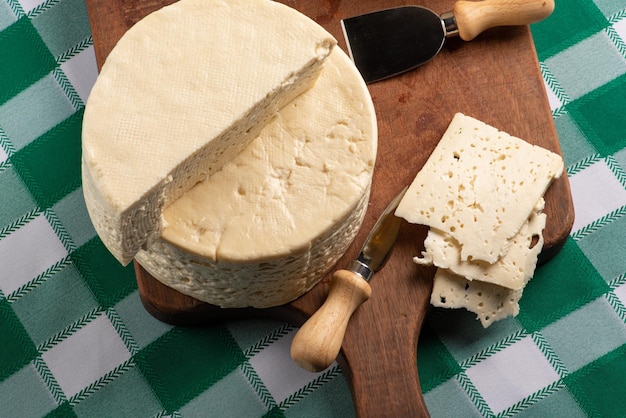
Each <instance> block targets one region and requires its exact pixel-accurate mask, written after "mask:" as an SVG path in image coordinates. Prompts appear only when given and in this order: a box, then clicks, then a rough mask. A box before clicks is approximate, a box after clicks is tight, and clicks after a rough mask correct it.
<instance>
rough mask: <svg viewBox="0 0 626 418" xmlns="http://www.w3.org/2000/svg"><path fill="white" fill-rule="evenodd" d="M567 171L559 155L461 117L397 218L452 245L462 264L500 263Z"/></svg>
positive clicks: (452, 127)
mask: <svg viewBox="0 0 626 418" xmlns="http://www.w3.org/2000/svg"><path fill="white" fill-rule="evenodd" d="M563 167H564V166H563V159H562V158H561V157H560V156H559V155H558V154H555V153H553V152H551V151H548V150H546V149H544V148H541V147H538V146H533V145H531V144H529V143H528V142H526V141H524V140H522V139H519V138H515V137H513V136H510V135H509V134H507V133H505V132H501V131H498V130H497V129H496V128H494V127H491V126H489V125H487V124H485V123H483V122H481V121H479V120H476V119H474V118H471V117H469V116H465V115H463V114H460V113H457V114H456V115H455V116H454V118H453V120H452V122H451V123H450V125H449V127H448V129H447V130H446V132H445V134H444V135H443V137H442V139H441V141H440V142H439V144H438V145H437V147H436V148H435V150H434V151H433V153H432V155H431V156H430V157H429V159H428V161H427V162H426V164H425V165H424V167H423V168H422V170H420V172H419V173H418V174H417V176H416V177H415V180H414V181H413V183H412V184H411V185H410V187H409V189H408V191H407V193H406V195H405V197H404V198H403V199H402V201H401V202H400V205H399V206H398V209H397V210H396V215H398V216H400V217H402V218H404V219H406V220H407V221H409V222H411V223H417V224H423V225H428V226H430V227H431V228H435V229H436V230H438V231H442V232H444V233H446V234H447V235H449V236H451V237H452V238H454V240H455V241H456V242H458V243H459V245H460V252H461V260H481V261H485V262H487V263H494V262H495V261H497V260H498V259H499V258H500V257H501V256H502V255H504V254H505V253H506V252H507V251H508V246H509V244H510V240H511V238H512V237H514V236H515V235H516V234H517V233H518V231H519V230H520V228H521V226H522V224H523V223H524V221H526V219H528V217H529V215H530V213H531V212H532V209H533V207H534V205H535V204H536V202H537V201H538V200H539V198H540V197H542V196H543V195H544V193H545V191H546V190H547V188H548V186H549V185H550V184H551V182H552V180H553V179H554V178H556V177H559V176H560V175H561V174H562V172H563Z"/></svg>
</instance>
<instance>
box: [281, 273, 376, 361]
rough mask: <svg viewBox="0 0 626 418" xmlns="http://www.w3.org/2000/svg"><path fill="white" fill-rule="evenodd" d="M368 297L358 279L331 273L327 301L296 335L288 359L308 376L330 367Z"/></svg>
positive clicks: (365, 284) (357, 276)
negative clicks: (359, 309) (307, 373)
mask: <svg viewBox="0 0 626 418" xmlns="http://www.w3.org/2000/svg"><path fill="white" fill-rule="evenodd" d="M371 294H372V290H371V288H370V285H369V284H368V283H367V281H365V279H363V278H362V277H361V276H359V275H357V274H355V273H353V272H351V271H349V270H338V271H336V272H334V273H333V275H332V277H331V280H330V288H329V290H328V296H327V297H326V301H325V302H324V304H323V305H322V306H321V307H320V308H319V309H318V310H317V312H315V313H314V314H313V315H312V316H311V317H310V318H309V319H308V321H306V322H305V323H304V325H302V327H300V329H299V330H298V332H297V333H296V335H295V337H294V339H293V341H292V343H291V358H292V359H293V360H294V361H295V362H296V363H297V364H298V365H299V366H300V367H302V368H303V369H306V370H309V371H311V372H320V371H322V370H324V369H326V368H327V367H329V366H330V365H331V364H332V362H333V361H335V358H337V354H339V350H340V349H341V344H342V342H343V336H344V334H345V333H346V328H347V326H348V322H349V321H350V317H351V316H352V314H353V313H354V311H356V309H357V308H358V307H359V306H361V304H362V303H363V302H365V301H366V300H368V299H369V298H370V295H371Z"/></svg>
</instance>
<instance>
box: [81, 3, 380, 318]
mask: <svg viewBox="0 0 626 418" xmlns="http://www.w3.org/2000/svg"><path fill="white" fill-rule="evenodd" d="M335 45H336V40H335V39H334V38H333V37H332V36H331V35H330V34H328V33H327V32H326V31H325V30H324V29H323V28H321V27H320V26H319V25H317V24H316V23H315V22H313V21H312V20H311V19H309V18H307V17H306V16H304V15H302V14H300V13H299V12H297V11H296V10H294V9H292V8H290V7H287V6H285V5H282V4H280V3H276V2H273V1H269V0H181V1H179V2H177V3H174V4H172V5H170V6H167V7H164V8H163V9H161V10H158V11H156V12H154V13H152V14H150V15H148V16H147V17H146V18H144V19H142V20H141V21H139V22H138V23H137V24H135V25H134V26H133V27H132V28H131V29H130V30H129V31H128V32H127V33H126V34H125V35H124V36H123V37H122V39H120V41H119V42H118V44H117V45H116V47H115V48H114V49H113V51H112V52H111V53H110V55H109V57H108V58H107V61H106V62H105V64H104V65H103V67H102V71H101V73H100V75H99V77H98V79H97V81H96V84H95V86H94V88H93V89H92V92H91V95H90V97H89V100H88V103H87V106H86V110H85V116H84V124H83V157H82V161H83V190H84V194H85V201H86V205H87V209H88V211H89V214H90V217H91V219H92V221H93V224H94V226H95V228H96V231H97V232H98V234H99V236H100V238H101V239H102V241H103V242H104V244H105V245H106V246H107V248H108V249H109V250H110V251H111V253H112V254H113V255H114V256H115V257H116V258H117V259H118V260H119V261H120V262H121V263H122V264H127V263H129V262H130V261H131V260H132V259H133V258H135V259H136V260H137V261H138V262H140V264H141V265H142V266H143V267H144V268H145V269H146V270H147V271H148V272H150V273H151V274H152V275H153V276H154V277H155V278H156V279H158V280H160V281H162V282H163V283H165V284H166V285H168V286H171V287H173V288H175V289H177V290H179V291H181V292H183V293H185V294H187V295H190V296H192V297H195V298H197V299H200V300H203V301H206V302H209V303H212V304H215V305H219V306H222V307H244V306H255V307H269V306H276V305H280V304H283V303H286V302H288V301H290V300H293V299H295V298H297V297H298V296H300V295H302V294H303V293H304V292H306V291H307V290H309V289H310V288H311V287H312V286H313V285H315V283H317V281H319V280H320V279H321V278H322V277H323V275H324V273H325V272H326V271H327V270H328V269H330V267H332V265H334V264H335V262H336V261H337V260H338V259H339V257H341V255H343V253H344V252H345V251H346V249H347V247H348V246H349V244H350V243H351V241H352V240H353V239H354V237H355V235H356V233H357V231H358V229H359V227H360V225H361V222H362V220H363V217H364V214H365V210H366V208H367V203H368V199H369V191H370V185H371V180H372V174H373V167H374V162H375V158H376V149H377V128H376V118H375V114H374V108H373V105H372V102H371V98H370V96H369V93H368V90H367V88H366V86H365V83H364V82H363V80H362V78H361V76H360V74H359V73H358V71H357V70H356V68H355V67H354V65H353V64H352V62H351V61H350V60H349V58H348V57H347V56H346V55H345V54H344V53H343V52H342V51H341V50H340V49H339V48H336V47H335Z"/></svg>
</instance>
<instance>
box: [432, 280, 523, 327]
mask: <svg viewBox="0 0 626 418" xmlns="http://www.w3.org/2000/svg"><path fill="white" fill-rule="evenodd" d="M521 297H522V291H521V290H512V289H507V288H505V287H502V286H498V285H495V284H493V283H487V282H481V281H478V280H474V281H468V280H467V279H465V278H464V277H463V276H459V275H458V274H454V273H453V272H451V271H450V270H447V269H437V271H436V272H435V277H434V282H433V291H432V293H431V296H430V303H431V305H433V306H436V307H443V308H450V309H453V308H465V309H467V310H468V311H470V312H474V313H475V314H476V315H477V317H478V319H480V323H481V324H482V326H483V327H485V328H487V327H488V326H490V325H491V324H492V323H493V322H495V321H498V320H501V319H504V318H507V317H510V316H517V314H518V313H519V303H518V302H519V300H520V298H521Z"/></svg>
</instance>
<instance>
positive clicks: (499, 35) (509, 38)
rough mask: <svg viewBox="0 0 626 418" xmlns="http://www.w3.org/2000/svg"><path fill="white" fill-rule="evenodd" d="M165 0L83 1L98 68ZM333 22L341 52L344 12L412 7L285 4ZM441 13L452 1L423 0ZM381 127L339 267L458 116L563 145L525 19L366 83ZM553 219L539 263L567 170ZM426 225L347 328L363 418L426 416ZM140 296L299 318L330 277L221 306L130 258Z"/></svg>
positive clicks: (171, 314)
mask: <svg viewBox="0 0 626 418" xmlns="http://www.w3.org/2000/svg"><path fill="white" fill-rule="evenodd" d="M172 2H173V1H172V0H87V5H88V11H89V17H90V23H91V28H92V32H93V39H94V45H95V52H96V58H97V61H98V65H99V66H101V65H102V63H103V62H104V60H105V58H106V57H107V55H108V54H109V52H110V51H111V49H112V48H113V47H114V45H115V43H116V42H117V40H118V39H119V38H120V37H121V36H122V35H123V34H124V32H125V31H126V30H127V29H128V28H129V27H131V26H132V25H133V24H134V23H135V22H137V21H138V20H139V19H140V18H142V17H143V16H145V15H146V14H148V13H150V12H152V11H154V10H156V9H158V8H160V7H162V6H164V5H165V4H168V3H172ZM285 3H287V4H288V5H290V6H292V7H294V8H296V9H298V10H300V11H301V12H303V13H304V14H306V15H308V16H309V17H311V18H313V19H314V20H316V21H317V22H318V23H320V24H321V25H322V26H324V27H325V28H326V29H327V30H329V31H330V32H331V33H332V34H333V35H335V37H336V38H337V40H338V41H339V46H340V47H341V48H344V49H345V41H344V40H343V36H342V34H341V28H340V23H339V21H340V19H342V18H346V17H350V16H354V15H357V14H362V13H366V12H370V11H373V10H377V9H381V8H387V7H393V6H398V5H402V4H408V2H406V1H404V2H403V1H399V0H384V1H379V2H373V1H362V0H360V1H359V0H346V1H339V0H337V1H333V0H309V1H303V0H287V1H285ZM420 4H421V5H423V6H426V7H429V8H431V9H432V10H434V11H436V12H437V13H442V12H446V11H448V10H451V8H452V4H453V0H423V1H421V2H420ZM369 88H370V92H371V94H372V97H373V100H374V104H375V107H376V111H377V116H378V123H379V154H378V158H377V162H376V168H375V174H374V180H373V187H372V195H371V205H370V207H369V209H368V212H367V215H366V219H365V221H364V224H363V228H362V229H361V231H360V232H359V234H358V236H357V238H356V240H355V242H354V244H353V245H352V246H351V248H350V249H349V250H348V252H347V253H346V254H345V256H344V257H343V258H342V259H341V260H340V262H339V263H338V267H344V266H346V265H347V264H348V263H349V261H350V260H351V259H353V258H354V257H355V256H356V254H357V253H358V250H359V248H360V246H361V243H362V242H363V240H364V239H365V237H366V236H367V233H368V231H369V230H370V228H371V227H372V226H373V224H374V222H375V220H376V218H377V217H378V215H379V214H380V213H381V212H382V211H383V209H384V208H385V206H386V204H387V202H389V201H390V200H391V198H392V197H393V196H394V195H395V194H396V193H397V192H398V191H399V190H400V189H401V188H402V187H403V186H404V185H406V184H409V183H410V182H411V180H412V179H413V177H414V176H415V174H416V173H417V172H418V171H419V169H420V168H421V167H422V165H423V164H424V163H425V161H426V159H427V158H428V156H429V155H430V153H431V151H432V150H433V149H434V147H435V146H436V144H437V142H438V141H439V139H440V138H441V135H442V134H443V132H444V131H445V129H446V127H447V126H448V124H449V123H450V121H451V119H452V116H453V115H454V113H455V112H462V113H465V114H467V115H470V116H473V117H476V118H478V119H480V120H483V121H485V122H486V123H488V124H491V125H493V126H495V127H497V128H499V129H501V130H504V131H506V132H509V133H510V134H512V135H515V136H518V137H521V138H524V139H526V140H527V141H528V142H530V143H533V144H537V145H541V146H543V147H545V148H547V149H550V150H552V151H555V152H558V153H560V147H559V141H558V138H557V134H556V131H555V127H554V124H553V121H552V116H551V112H550V108H549V105H548V101H547V97H546V94H545V91H544V86H543V82H542V79H541V74H540V70H539V65H538V62H537V57H536V54H535V50H534V44H533V41H532V37H531V33H530V30H529V28H528V27H515V28H513V27H509V28H498V29H491V30H489V31H487V32H485V33H484V34H482V35H481V36H479V37H478V38H477V39H475V40H474V41H472V42H469V43H465V42H463V41H461V40H459V39H451V40H448V41H447V43H446V45H445V46H444V48H443V50H442V51H441V52H440V54H439V55H438V56H437V57H436V58H435V59H434V60H432V61H431V62H429V63H427V64H426V65H425V66H423V67H420V68H418V69H417V70H414V71H412V72H409V73H406V74H403V75H401V76H398V77H395V78H392V79H388V80H385V81H382V82H379V83H375V84H371V85H370V86H369ZM545 212H546V213H547V215H548V221H547V227H546V229H545V231H544V237H545V247H544V250H543V253H542V256H541V257H542V260H543V261H545V260H547V259H549V258H550V257H551V256H553V255H554V254H555V253H556V252H557V251H558V250H559V249H560V248H561V246H562V245H563V243H564V242H565V240H566V239H567V236H568V234H569V232H570V229H571V227H572V224H573V220H574V211H573V204H572V199H571V195H570V189H569V183H568V180H567V177H566V176H565V175H564V176H563V177H562V178H561V179H559V180H557V181H556V182H555V183H554V184H553V185H552V186H551V188H550V190H549V191H548V193H547V195H546V209H545ZM425 232H426V231H425V230H424V228H423V227H419V226H415V225H409V224H407V223H404V224H403V226H402V229H401V232H400V236H399V238H398V242H397V245H396V247H395V250H394V253H393V254H392V256H391V258H390V260H389V261H388V263H387V265H386V266H385V267H384V268H383V269H382V270H381V271H380V272H378V273H377V274H376V275H375V276H374V278H373V279H372V281H371V283H370V284H371V287H372V297H371V299H370V300H369V301H368V302H366V303H365V304H364V305H362V306H361V307H360V308H359V309H358V310H357V312H356V313H355V315H354V316H353V317H352V320H351V322H350V324H349V326H348V329H347V332H346V336H345V340H344V344H343V346H342V352H341V356H340V358H339V359H338V360H339V362H340V364H341V365H342V367H343V370H344V372H345V374H346V378H347V380H348V381H349V382H350V384H351V388H352V392H353V398H354V404H355V408H356V412H357V415H358V416H361V417H366V416H367V417H383V416H393V417H401V416H413V417H415V416H425V415H427V414H428V412H427V410H426V407H425V404H424V400H423V397H422V394H421V391H420V385H419V379H418V373H417V365H416V363H417V362H416V348H417V343H418V337H419V332H420V328H421V326H422V322H423V320H424V317H425V315H426V312H427V309H428V300H429V295H430V290H431V278H432V275H433V273H434V270H433V269H429V268H423V267H418V266H417V265H415V264H413V263H412V262H411V258H412V256H414V255H416V254H418V252H419V251H420V248H421V242H422V241H423V238H424V237H425ZM135 271H136V273H137V281H138V286H139V292H140V295H141V297H142V301H143V303H144V305H145V307H146V309H147V310H148V311H149V312H151V313H152V314H153V315H154V316H155V317H157V318H159V319H161V320H163V321H166V322H170V323H175V324H199V323H205V322H206V321H215V320H226V319H230V318H236V317H252V316H263V317H270V318H278V319H282V320H287V321H290V322H292V323H294V324H295V325H300V324H301V323H303V322H304V320H306V319H307V318H308V317H309V316H310V315H311V314H312V313H313V312H315V310H317V308H318V307H319V306H320V305H321V304H322V302H323V301H324V298H325V295H326V292H327V290H328V277H326V278H324V280H323V281H322V282H320V284H318V285H317V286H316V287H315V288H314V289H313V290H311V291H310V292H308V293H307V294H305V295H304V296H302V297H301V298H300V299H298V300H296V301H294V302H292V303H290V304H288V305H285V306H281V307H278V308H272V309H265V310H253V309H246V310H241V309H235V310H227V309H220V308H217V307H215V306H211V305H208V304H206V303H201V302H199V301H197V300H195V299H193V298H190V297H187V296H184V295H182V294H180V293H178V292H176V291H174V290H172V289H170V288H168V287H166V286H164V285H162V284H160V282H158V281H156V280H155V279H154V278H152V277H150V276H149V275H148V274H147V273H146V272H145V271H144V270H143V269H142V268H141V267H140V266H139V265H138V264H135Z"/></svg>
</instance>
